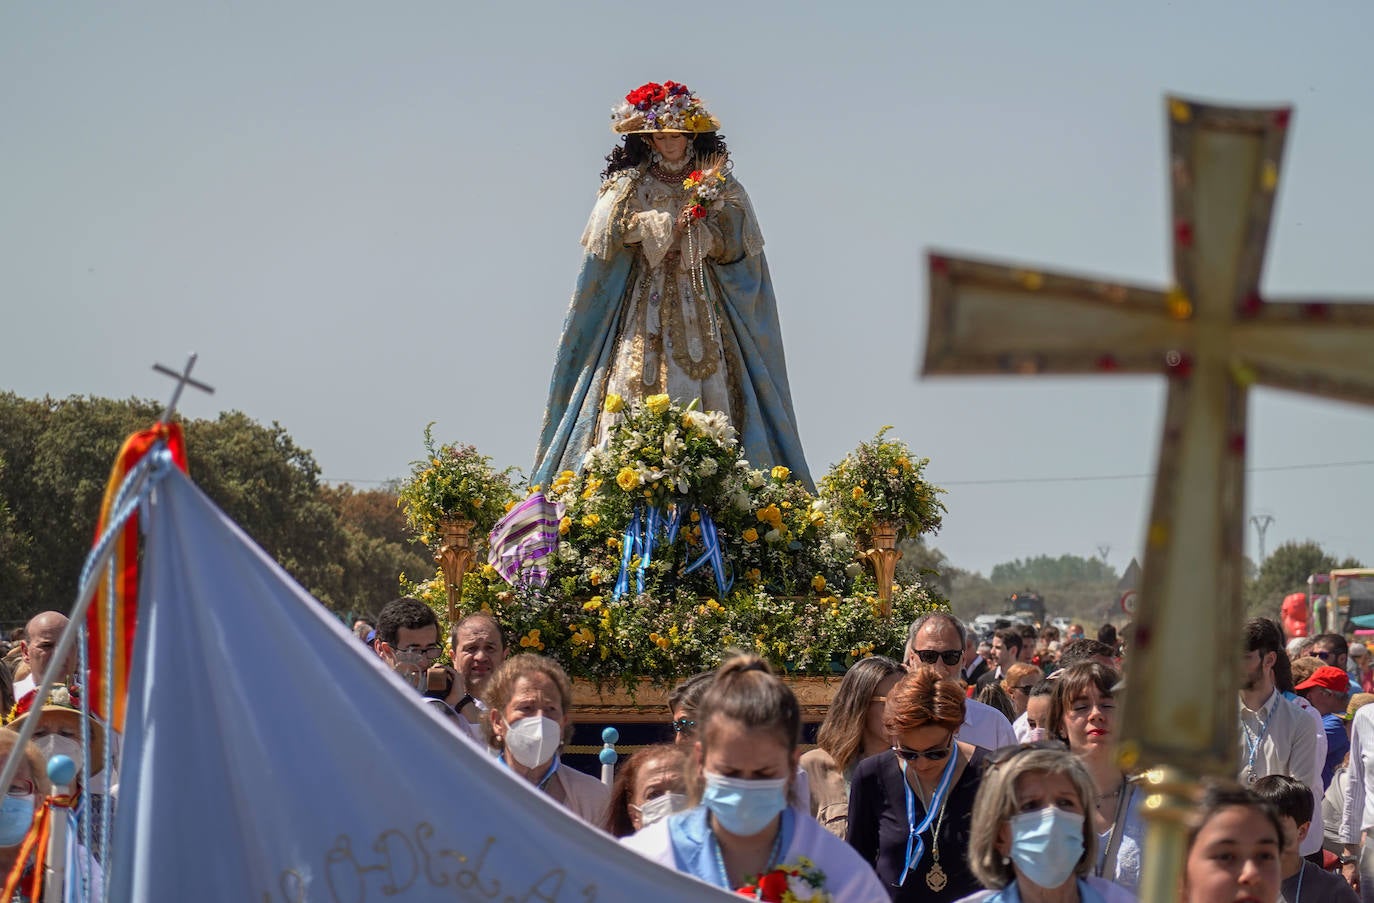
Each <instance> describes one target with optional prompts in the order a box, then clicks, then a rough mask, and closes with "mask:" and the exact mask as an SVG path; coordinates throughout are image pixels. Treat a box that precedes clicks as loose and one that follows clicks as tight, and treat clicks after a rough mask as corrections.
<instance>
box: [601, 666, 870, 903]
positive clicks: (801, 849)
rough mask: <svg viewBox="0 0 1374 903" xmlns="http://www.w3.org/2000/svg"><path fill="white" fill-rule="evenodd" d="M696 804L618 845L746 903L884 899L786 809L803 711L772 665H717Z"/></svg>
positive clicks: (859, 864) (855, 864)
mask: <svg viewBox="0 0 1374 903" xmlns="http://www.w3.org/2000/svg"><path fill="white" fill-rule="evenodd" d="M697 720H698V724H697V740H696V744H695V746H694V747H693V751H694V758H693V768H692V772H693V774H692V780H691V781H689V787H691V791H692V795H691V799H692V802H693V803H694V806H693V808H691V809H688V810H687V811H685V812H680V813H678V814H676V815H672V816H669V817H668V818H666V819H664V820H662V821H659V822H656V823H654V824H652V825H649V826H648V827H646V828H645V829H644V830H642V831H640V832H639V833H637V834H635V835H634V836H632V837H627V838H625V839H624V840H623V841H622V843H624V844H625V845H626V846H627V847H629V848H630V849H633V850H635V851H636V852H638V853H639V854H640V855H642V856H645V857H646V858H648V859H651V860H653V861H654V862H657V863H659V864H660V865H664V866H667V867H668V868H674V869H677V870H678V871H680V872H686V873H687V874H689V875H694V876H696V877H697V878H700V879H701V880H702V881H705V882H706V883H708V884H712V885H715V886H716V887H719V888H723V889H726V890H737V891H741V892H743V893H745V894H746V896H750V897H755V896H759V897H762V898H763V899H769V900H777V899H781V898H782V893H783V892H785V891H791V892H792V894H793V897H794V898H795V899H798V900H800V901H806V900H811V899H816V900H844V901H846V903H848V901H854V903H883V901H886V900H887V893H886V892H885V891H884V890H883V887H882V885H881V884H880V883H878V879H877V878H876V877H875V876H874V874H873V872H872V871H871V870H870V869H869V868H868V866H867V865H865V864H864V862H863V860H862V859H860V858H859V857H858V856H856V855H855V854H854V851H853V850H851V849H850V848H849V847H848V846H846V845H845V843H844V842H843V841H841V840H840V839H839V838H837V837H835V836H834V835H833V834H830V833H829V832H827V831H826V830H825V829H823V828H822V827H821V826H820V825H819V824H817V823H816V822H815V821H813V820H812V819H809V818H807V817H806V816H805V815H801V814H799V813H798V812H797V811H796V810H795V809H794V808H793V807H791V806H789V805H788V800H789V798H790V797H791V795H792V791H793V790H794V789H795V785H796V781H797V775H798V773H799V772H798V770H797V760H798V759H799V758H800V756H801V751H800V749H798V746H799V743H800V740H801V706H800V705H799V704H798V703H797V697H796V696H795V695H794V694H793V693H792V691H791V689H789V688H788V686H787V685H786V684H784V683H783V682H782V681H780V680H778V678H777V677H776V676H775V675H774V674H773V672H772V670H771V669H770V668H769V667H768V664H767V663H766V662H764V661H763V660H762V659H760V658H758V657H757V656H753V655H737V656H735V657H734V658H731V659H730V660H728V661H727V662H726V663H725V664H723V665H721V667H720V670H719V671H717V672H716V679H715V681H714V682H713V683H712V684H711V687H710V689H708V690H707V691H706V693H705V695H704V696H703V697H702V699H701V703H700V706H699V708H698V709H697Z"/></svg>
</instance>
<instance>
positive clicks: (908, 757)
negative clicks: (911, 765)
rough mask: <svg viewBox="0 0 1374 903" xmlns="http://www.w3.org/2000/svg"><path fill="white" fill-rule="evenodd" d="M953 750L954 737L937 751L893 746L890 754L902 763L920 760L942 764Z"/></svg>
mask: <svg viewBox="0 0 1374 903" xmlns="http://www.w3.org/2000/svg"><path fill="white" fill-rule="evenodd" d="M953 749H954V737H953V736H951V737H950V738H949V742H948V743H946V744H945V745H944V746H941V747H939V748H937V749H907V748H906V747H905V746H894V747H892V752H893V753H894V754H895V755H896V756H897V758H899V759H901V760H902V761H903V762H919V761H921V760H922V759H929V760H930V761H932V762H943V761H944V760H945V757H946V756H948V755H949V754H950V751H951V750H953Z"/></svg>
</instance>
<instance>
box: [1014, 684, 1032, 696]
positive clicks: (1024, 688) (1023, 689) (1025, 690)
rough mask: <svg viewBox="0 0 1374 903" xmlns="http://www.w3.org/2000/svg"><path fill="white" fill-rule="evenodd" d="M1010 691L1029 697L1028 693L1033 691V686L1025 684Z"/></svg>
mask: <svg viewBox="0 0 1374 903" xmlns="http://www.w3.org/2000/svg"><path fill="white" fill-rule="evenodd" d="M1012 689H1013V690H1015V691H1016V692H1018V693H1025V694H1026V695H1027V696H1029V695H1030V691H1031V690H1034V689H1035V684H1025V685H1024V686H1020V687H1012Z"/></svg>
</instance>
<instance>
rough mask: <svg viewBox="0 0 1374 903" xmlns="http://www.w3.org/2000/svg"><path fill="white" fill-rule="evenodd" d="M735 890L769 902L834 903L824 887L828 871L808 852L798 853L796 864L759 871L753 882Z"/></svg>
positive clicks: (741, 894) (740, 893)
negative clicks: (824, 870)
mask: <svg viewBox="0 0 1374 903" xmlns="http://www.w3.org/2000/svg"><path fill="white" fill-rule="evenodd" d="M735 893H737V894H739V895H740V896H743V897H748V898H749V899H751V900H766V901H769V903H831V896H830V894H829V893H827V892H826V891H825V874H824V873H823V872H821V870H820V869H818V868H816V863H814V862H812V861H811V860H810V859H808V858H806V857H805V856H798V857H797V864H796V865H780V866H778V867H777V868H775V869H773V870H772V871H770V872H765V873H763V874H762V875H759V876H758V878H756V879H755V880H754V883H753V884H746V885H745V886H744V887H741V888H739V889H738V890H736V891H735Z"/></svg>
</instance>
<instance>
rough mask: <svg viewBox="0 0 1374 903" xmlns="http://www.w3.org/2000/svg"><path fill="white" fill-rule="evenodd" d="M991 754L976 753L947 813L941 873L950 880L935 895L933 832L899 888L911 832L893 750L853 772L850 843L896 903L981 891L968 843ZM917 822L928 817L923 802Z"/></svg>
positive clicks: (931, 902) (938, 900)
mask: <svg viewBox="0 0 1374 903" xmlns="http://www.w3.org/2000/svg"><path fill="white" fill-rule="evenodd" d="M986 758H987V753H986V751H985V750H983V749H982V748H981V747H979V748H976V749H975V750H974V753H973V758H972V759H971V760H969V763H968V765H966V766H965V767H964V773H963V774H961V775H959V780H957V781H955V782H954V786H953V787H951V788H950V791H949V799H948V800H947V801H946V802H945V814H944V818H943V820H942V821H941V822H940V844H939V846H940V868H941V869H943V870H944V873H945V875H946V876H947V877H948V879H949V883H948V884H946V885H945V888H944V890H942V891H940V892H939V893H935V892H934V891H932V890H931V889H930V888H929V887H928V886H927V885H926V874H927V872H929V871H930V867H931V865H933V864H934V861H935V860H934V858H933V855H932V854H933V850H932V849H931V847H932V844H931V838H930V835H931V830H930V829H926V831H925V833H924V834H923V835H922V836H923V837H924V838H925V841H926V849H925V853H924V854H922V856H921V860H920V862H918V863H916V864H915V865H914V866H912V869H911V872H910V874H908V875H907V878H906V884H904V885H903V886H901V887H896V886H895V885H896V884H897V881H898V879H899V878H901V876H902V868H903V867H904V866H905V865H906V841H907V835H908V834H909V833H910V832H909V831H908V829H907V817H906V816H907V813H906V791H905V789H904V784H903V780H902V771H901V767H900V765H899V763H898V761H897V757H896V756H895V755H893V754H892V753H891V752H890V751H889V752H883V753H879V754H878V755H876V756H869V757H868V758H867V759H864V760H863V761H862V762H860V763H859V765H858V767H857V768H855V769H854V778H853V780H852V781H851V783H850V787H849V833H848V834H847V835H846V836H845V840H847V841H849V845H850V846H852V847H853V848H854V849H855V850H857V851H858V853H859V855H860V856H862V857H863V859H864V861H865V862H867V863H868V864H869V865H871V866H873V870H874V871H876V872H877V873H878V878H879V880H881V881H882V882H883V885H884V886H885V887H886V888H887V890H888V893H889V894H891V895H892V899H893V900H913V901H916V900H919V901H922V903H945V901H954V900H958V899H960V898H962V897H966V896H968V895H969V894H971V893H974V892H975V891H978V890H982V887H983V886H982V885H981V884H979V883H978V879H976V878H974V877H973V872H971V871H969V867H968V843H969V833H970V826H971V822H972V820H973V799H974V797H975V796H977V794H978V785H979V783H980V782H981V781H982V777H983V763H984V761H985V759H986ZM913 798H914V801H915V804H916V823H917V824H920V822H921V820H922V819H924V818H925V810H924V809H923V807H922V806H921V800H920V798H919V797H913Z"/></svg>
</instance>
